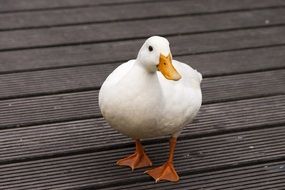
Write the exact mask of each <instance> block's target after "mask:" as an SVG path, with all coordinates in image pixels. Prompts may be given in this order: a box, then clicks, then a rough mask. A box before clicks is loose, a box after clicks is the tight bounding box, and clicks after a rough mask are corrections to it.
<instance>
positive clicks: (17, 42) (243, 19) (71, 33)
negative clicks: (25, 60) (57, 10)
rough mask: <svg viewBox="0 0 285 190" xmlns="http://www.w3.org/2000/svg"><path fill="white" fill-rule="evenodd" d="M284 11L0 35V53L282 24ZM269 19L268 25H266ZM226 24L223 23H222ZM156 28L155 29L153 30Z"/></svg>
mask: <svg viewBox="0 0 285 190" xmlns="http://www.w3.org/2000/svg"><path fill="white" fill-rule="evenodd" d="M284 10H285V9H276V10H274V11H272V10H258V11H248V12H235V13H223V14H213V15H201V16H190V17H177V18H164V19H152V20H139V21H127V22H115V23H102V24H91V25H82V26H81V25H80V26H66V27H55V28H45V29H33V30H19V31H7V32H1V33H0V50H11V49H18V48H31V47H47V46H56V45H72V44H82V43H91V42H92V43H94V42H103V41H112V40H125V39H134V38H145V37H148V36H150V35H163V36H168V35H178V34H188V33H197V32H206V31H217V30H229V29H239V28H247V27H261V26H270V25H279V24H284V23H285V16H284V14H283V12H284ZM266 20H269V21H270V22H268V23H267V22H266ZM225 23H227V24H225ZM157 26H159V27H157Z"/></svg>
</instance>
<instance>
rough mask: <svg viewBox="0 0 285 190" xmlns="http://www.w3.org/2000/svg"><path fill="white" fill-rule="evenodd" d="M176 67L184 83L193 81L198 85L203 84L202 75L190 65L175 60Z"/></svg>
mask: <svg viewBox="0 0 285 190" xmlns="http://www.w3.org/2000/svg"><path fill="white" fill-rule="evenodd" d="M172 63H173V65H174V67H175V68H176V69H177V71H178V72H179V73H180V75H181V76H182V80H183V81H189V82H190V81H192V82H197V83H198V84H200V83H201V81H202V79H203V77H202V74H201V73H199V72H198V71H197V70H195V69H193V68H192V67H190V66H189V65H187V64H185V63H182V62H180V61H176V60H173V61H172Z"/></svg>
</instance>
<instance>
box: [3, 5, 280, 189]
mask: <svg viewBox="0 0 285 190" xmlns="http://www.w3.org/2000/svg"><path fill="white" fill-rule="evenodd" d="M0 5H1V6H0V89H1V90H0V173H1V175H0V189H1V190H2V189H3V190H6V189H7V190H19V189H22V190H27V189H29V190H33V189H55V190H67V189H72V190H75V189H76V190H82V189H109V190H111V189H135V190H139V189H142V190H145V189H163V190H166V189H193V190H194V189H205V190H214V189H215V190H224V189H230V190H235V189H240V190H251V189H258V190H261V189H264V190H283V189H285V1H284V0H177V1H170V0H165V1H162V0H155V1H150V0H104V1H103V0H96V1H95V0H80V1H79V0H60V1H58V0H0ZM152 35H162V36H165V37H167V38H168V39H169V41H170V43H171V48H172V52H173V55H174V58H175V59H177V60H180V61H183V62H186V63H188V64H189V65H191V66H192V67H194V68H196V69H197V70H199V71H200V72H201V73H202V74H203V76H204V80H203V84H202V91H203V106H202V108H201V111H200V112H199V115H198V116H197V118H196V119H195V121H194V123H193V124H189V125H188V126H187V127H186V128H185V129H184V131H183V133H182V135H181V137H180V138H179V141H178V144H177V149H176V152H175V166H176V169H177V171H178V173H179V174H180V176H181V180H180V182H179V183H169V182H163V183H158V184H155V183H154V181H153V180H152V179H151V178H150V177H148V176H147V175H145V174H143V172H144V170H145V169H138V170H136V171H134V172H131V171H130V169H129V168H119V167H117V166H116V165H115V162H116V160H118V159H119V158H122V157H124V156H125V155H128V154H130V153H132V151H133V143H132V141H131V139H129V138H127V137H125V136H123V135H121V134H119V133H117V132H116V131H114V130H113V129H112V128H110V127H109V126H108V125H107V123H106V122H105V121H104V119H103V118H102V116H101V114H100V110H99V108H98V100H97V99H98V91H99V89H100V85H101V84H102V82H103V81H104V80H105V78H106V77H107V76H108V74H110V72H112V70H113V69H115V68H116V67H117V66H118V65H119V64H121V63H122V62H124V61H126V60H129V59H132V58H135V57H136V54H137V52H138V50H139V48H140V46H141V45H142V43H143V41H144V40H145V39H146V38H147V37H149V36H152ZM144 145H145V148H146V150H147V152H148V155H149V156H150V158H151V159H152V161H153V162H154V165H159V164H162V163H163V162H164V161H165V160H166V159H167V156H168V139H167V138H166V137H165V138H159V139H148V140H145V141H144Z"/></svg>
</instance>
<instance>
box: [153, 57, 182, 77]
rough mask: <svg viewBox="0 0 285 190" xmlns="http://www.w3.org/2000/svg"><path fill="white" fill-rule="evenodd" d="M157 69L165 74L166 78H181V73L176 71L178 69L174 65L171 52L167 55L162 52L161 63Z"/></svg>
mask: <svg viewBox="0 0 285 190" xmlns="http://www.w3.org/2000/svg"><path fill="white" fill-rule="evenodd" d="M157 69H158V70H159V71H160V72H161V73H162V74H163V76H164V77H165V78H167V79H168V80H175V81H177V80H179V79H181V75H180V74H179V73H178V72H177V71H176V69H175V68H174V67H173V65H172V57H171V54H169V55H168V56H167V57H165V56H164V55H162V54H160V57H159V64H158V65H157Z"/></svg>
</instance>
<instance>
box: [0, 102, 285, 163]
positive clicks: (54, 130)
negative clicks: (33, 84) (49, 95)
mask: <svg viewBox="0 0 285 190" xmlns="http://www.w3.org/2000/svg"><path fill="white" fill-rule="evenodd" d="M65 99H66V101H65V102H63V100H59V98H58V99H54V101H48V102H46V105H43V104H40V105H39V104H37V103H38V102H36V101H34V102H31V101H29V102H28V101H27V103H26V105H25V104H24V103H22V104H18V106H17V105H15V106H14V105H11V106H12V107H13V106H14V107H15V108H14V109H10V110H7V111H6V113H4V111H1V116H3V117H1V118H0V121H1V127H5V125H6V126H7V125H8V124H7V121H8V122H10V125H11V126H12V124H13V123H11V122H14V125H15V126H18V127H17V128H13V129H6V130H1V133H0V154H1V157H0V163H1V164H3V163H9V162H15V161H23V160H29V159H35V158H42V157H49V156H59V155H66V154H71V153H78V152H87V151H94V152H95V151H102V150H107V149H108V150H111V149H116V148H122V147H130V146H133V143H132V140H131V139H130V138H127V137H125V136H123V135H121V134H119V133H118V132H116V131H115V130H114V129H112V128H111V127H109V126H108V124H107V123H106V122H105V120H104V119H103V118H96V119H94V118H93V119H85V120H75V121H68V122H60V123H54V124H44V125H35V126H29V127H20V126H23V125H27V124H31V123H32V122H35V121H36V122H37V121H39V122H46V121H47V120H53V121H55V120H57V119H61V120H64V117H66V118H67V119H70V118H71V117H74V115H75V114H78V116H81V117H84V116H89V115H92V114H93V115H94V114H98V109H97V110H96V109H95V107H96V106H95V105H94V104H95V103H94V102H88V101H87V102H82V100H81V102H80V100H78V102H77V103H76V102H75V101H73V100H71V99H70V98H69V97H65ZM29 103H30V104H29ZM31 104H34V105H31ZM89 104H91V106H89ZM41 107H42V108H41ZM54 107H56V108H57V109H56V110H54V109H53V108H54ZM1 108H3V110H4V109H5V108H4V107H3V106H1ZM30 110H31V111H30ZM83 110H84V111H85V112H83ZM81 112H83V113H81ZM284 113H285V96H274V97H266V98H257V99H249V100H241V101H233V102H227V103H216V104H209V105H203V106H202V108H201V110H200V112H199V114H198V116H197V118H196V120H195V122H194V123H193V124H189V125H187V126H186V127H185V129H184V130H183V133H182V134H181V136H180V138H182V139H189V138H197V137H202V136H205V135H207V136H209V135H214V134H222V133H226V132H233V131H240V130H249V129H257V128H263V127H265V126H270V125H271V126H274V125H275V126H276V125H278V124H281V123H285V118H284V117H282V115H284ZM73 114H74V115H73ZM84 114H85V115H84ZM11 118H13V119H11ZM268 136H270V134H269V133H268ZM242 138H243V137H238V139H242ZM157 140H159V142H162V141H163V142H165V141H167V138H159V139H156V140H155V141H154V139H150V140H148V141H145V143H147V144H150V143H152V142H156V141H157ZM102 142H104V143H102Z"/></svg>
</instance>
